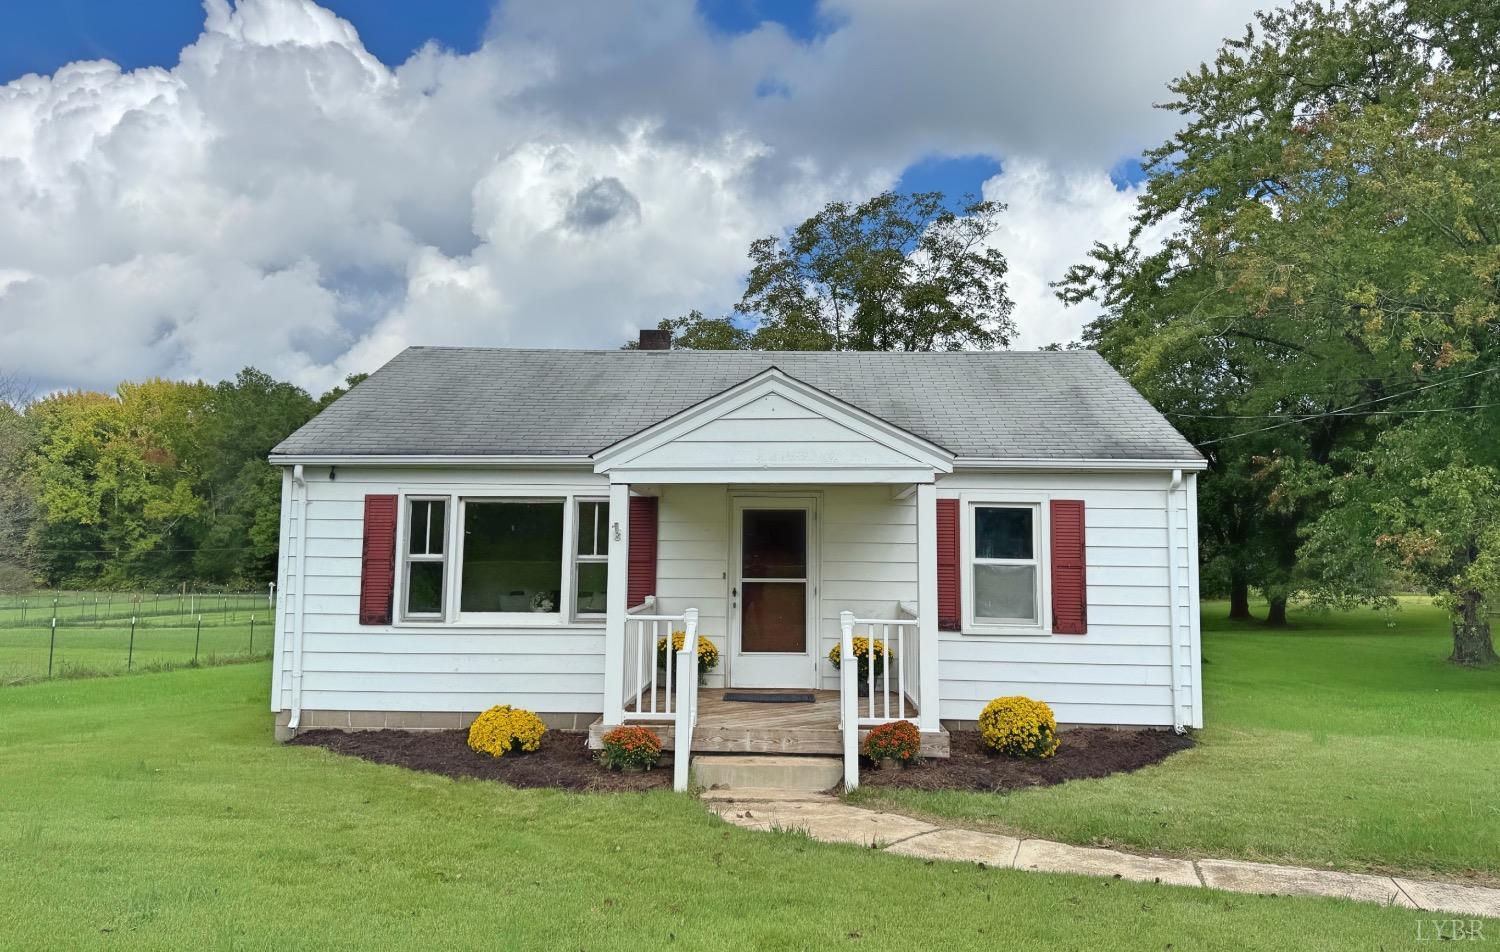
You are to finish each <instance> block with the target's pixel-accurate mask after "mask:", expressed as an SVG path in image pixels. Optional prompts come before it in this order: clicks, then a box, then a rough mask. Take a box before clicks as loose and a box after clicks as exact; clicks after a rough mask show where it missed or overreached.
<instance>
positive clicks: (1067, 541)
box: [1052, 499, 1089, 635]
mask: <svg viewBox="0 0 1500 952" xmlns="http://www.w3.org/2000/svg"><path fill="white" fill-rule="evenodd" d="M1084 563H1085V557H1084V545H1083V500H1081V499H1054V500H1052V633H1053V634H1056V635H1083V634H1087V633H1088V630H1089V610H1088V580H1087V578H1086V573H1085V568H1086V566H1085V564H1084Z"/></svg>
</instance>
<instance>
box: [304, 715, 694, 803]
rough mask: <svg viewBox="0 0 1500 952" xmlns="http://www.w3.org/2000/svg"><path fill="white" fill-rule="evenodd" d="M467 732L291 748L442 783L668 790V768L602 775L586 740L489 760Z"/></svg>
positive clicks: (390, 734)
mask: <svg viewBox="0 0 1500 952" xmlns="http://www.w3.org/2000/svg"><path fill="white" fill-rule="evenodd" d="M468 736H469V732H468V731H462V730H456V731H396V730H390V731H386V730H381V731H336V730H314V731H307V732H305V733H301V734H298V735H297V736H296V737H294V738H292V740H291V743H293V744H303V745H306V746H309V747H322V748H324V749H325V750H331V751H333V752H334V753H336V754H347V755H348V756H351V757H361V758H363V759H365V760H369V761H373V762H375V763H377V764H394V765H395V766H397V767H407V768H410V769H412V770H425V771H427V772H429V773H437V774H442V775H444V776H446V777H479V778H481V779H483V780H498V781H500V782H501V783H508V784H510V785H511V786H513V787H558V788H561V789H563V790H670V789H672V768H671V766H670V765H668V766H667V767H665V768H663V767H658V768H656V769H655V770H647V771H645V772H644V773H621V772H618V771H613V770H605V769H604V768H603V767H601V766H599V764H598V763H597V762H595V760H594V752H593V751H591V750H589V749H588V735H587V734H583V733H563V732H562V731H548V732H547V736H546V737H545V738H543V739H542V748H541V750H538V751H535V752H533V753H530V754H506V755H505V756H504V757H491V756H490V755H488V754H477V753H475V752H474V751H472V750H470V749H469V744H468Z"/></svg>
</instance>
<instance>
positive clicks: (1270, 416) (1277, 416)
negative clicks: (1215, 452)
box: [1162, 403, 1500, 432]
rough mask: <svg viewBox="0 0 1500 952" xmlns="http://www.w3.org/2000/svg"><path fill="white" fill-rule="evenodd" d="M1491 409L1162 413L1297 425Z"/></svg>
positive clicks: (1482, 405) (1482, 406)
mask: <svg viewBox="0 0 1500 952" xmlns="http://www.w3.org/2000/svg"><path fill="white" fill-rule="evenodd" d="M1490 407H1500V403H1471V404H1469V405H1467V406H1462V407H1431V408H1428V409H1425V410H1418V409H1410V410H1351V411H1348V412H1343V411H1340V410H1331V411H1329V412H1328V413H1321V414H1318V415H1317V416H1306V415H1299V414H1295V413H1267V414H1264V415H1260V414H1251V413H1245V414H1237V413H1178V412H1176V411H1174V410H1163V411H1162V413H1163V414H1164V415H1166V416H1170V417H1186V418H1190V419H1194V420H1287V421H1289V422H1293V423H1297V422H1301V421H1303V420H1309V419H1316V418H1317V417H1322V416H1344V417H1360V416H1402V415H1404V414H1407V413H1452V412H1454V411H1455V410H1485V409H1489V408H1490ZM1252 432H1253V431H1252Z"/></svg>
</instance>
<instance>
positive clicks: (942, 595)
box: [937, 499, 963, 631]
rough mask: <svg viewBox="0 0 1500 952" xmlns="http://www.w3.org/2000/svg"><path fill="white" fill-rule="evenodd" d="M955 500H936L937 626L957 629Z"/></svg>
mask: <svg viewBox="0 0 1500 952" xmlns="http://www.w3.org/2000/svg"><path fill="white" fill-rule="evenodd" d="M958 553H959V545H958V500H957V499H939V500H938V501H937V588H938V628H940V629H942V630H943V631H958V630H960V629H961V628H962V627H963V622H962V618H963V608H962V606H961V604H960V602H961V599H960V598H959V592H960V588H959V562H960V560H959V554H958Z"/></svg>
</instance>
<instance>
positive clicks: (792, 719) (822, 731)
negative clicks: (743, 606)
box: [589, 688, 948, 757]
mask: <svg viewBox="0 0 1500 952" xmlns="http://www.w3.org/2000/svg"><path fill="white" fill-rule="evenodd" d="M726 690H727V689H725V688H700V689H699V691H698V724H697V729H696V730H694V731H693V752H694V753H736V754H747V753H749V754H842V753H843V751H844V739H843V734H842V732H840V730H839V692H837V691H822V690H819V691H813V692H812V694H813V703H811V704H808V703H805V702H800V703H791V704H768V703H764V702H759V701H726V700H724V695H725V692H726ZM734 690H735V691H736V693H741V692H742V693H747V694H754V693H770V694H775V693H785V692H784V691H775V690H771V691H763V692H761V691H753V690H746V689H743V688H736V689H734ZM643 700H645V699H643ZM860 700H861V702H862V704H863V701H864V699H863V698H861V699H860ZM665 702H666V692H665V689H662V688H658V689H657V694H656V710H663V709H664V708H665V706H666V705H665ZM876 705H877V707H876V709H877V711H879V710H881V709H882V708H881V706H880V705H881V702H880V700H879V699H877V701H876ZM645 707H646V708H647V709H648V711H649V709H650V707H651V704H650V701H649V700H646V704H645ZM891 707H892V714H893V715H894V714H895V699H894V698H893V699H892V705H891ZM627 710H629V711H632V712H633V711H634V710H635V707H634V706H631V707H629V708H627ZM906 716H907V718H908V719H915V718H916V716H917V709H916V706H915V705H913V704H912V703H911V702H910V701H908V702H907V705H906ZM647 717H648V718H649V713H648V715H647ZM631 723H633V724H640V723H644V724H645V725H646V726H648V727H652V728H653V729H654V730H656V732H657V733H658V734H660V735H661V739H662V746H663V747H665V748H666V749H667V750H674V749H676V746H677V745H676V737H675V729H674V727H673V726H672V725H670V724H661V725H659V726H658V725H653V724H652V723H651V722H650V721H649V720H646V721H636V720H632V721H631ZM613 726H615V725H606V724H604V722H603V718H601V719H599V720H598V721H595V722H594V723H593V724H592V725H590V727H589V746H590V747H593V748H596V749H597V748H598V747H599V746H600V744H599V738H600V737H602V736H603V734H604V732H605V731H607V730H608V729H609V728H610V727H613ZM860 734H861V736H863V734H864V731H861V732H860ZM922 753H923V755H924V756H927V757H947V756H948V732H947V731H926V732H924V733H923V734H922Z"/></svg>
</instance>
